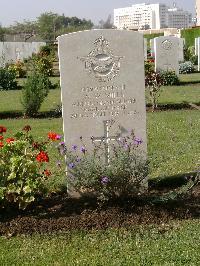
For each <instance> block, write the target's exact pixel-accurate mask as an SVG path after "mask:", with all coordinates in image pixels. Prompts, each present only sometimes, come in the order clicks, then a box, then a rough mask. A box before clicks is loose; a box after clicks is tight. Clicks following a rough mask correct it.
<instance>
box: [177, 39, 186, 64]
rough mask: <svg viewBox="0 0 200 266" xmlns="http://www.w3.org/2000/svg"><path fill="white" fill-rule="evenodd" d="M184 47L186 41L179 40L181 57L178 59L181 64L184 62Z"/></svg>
mask: <svg viewBox="0 0 200 266" xmlns="http://www.w3.org/2000/svg"><path fill="white" fill-rule="evenodd" d="M184 45H185V39H184V38H179V57H178V60H179V62H183V61H184Z"/></svg>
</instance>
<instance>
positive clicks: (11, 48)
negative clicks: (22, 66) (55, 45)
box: [0, 42, 46, 66]
mask: <svg viewBox="0 0 200 266" xmlns="http://www.w3.org/2000/svg"><path fill="white" fill-rule="evenodd" d="M44 45H46V43H45V42H33V43H31V42H0V66H3V65H5V64H6V63H15V62H16V61H17V60H20V61H22V60H23V59H25V58H28V57H30V56H32V54H33V53H37V52H39V49H40V47H41V46H44ZM2 58H3V59H2Z"/></svg>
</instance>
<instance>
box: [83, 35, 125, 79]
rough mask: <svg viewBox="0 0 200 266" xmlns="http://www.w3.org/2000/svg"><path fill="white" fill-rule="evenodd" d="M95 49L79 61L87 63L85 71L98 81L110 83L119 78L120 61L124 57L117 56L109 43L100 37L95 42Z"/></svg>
mask: <svg viewBox="0 0 200 266" xmlns="http://www.w3.org/2000/svg"><path fill="white" fill-rule="evenodd" d="M94 45H95V47H94V49H93V50H92V51H91V52H90V53H89V55H88V56H85V57H80V58H79V59H80V60H81V61H83V62H84V63H85V69H86V71H88V72H89V73H90V74H92V75H93V76H94V77H95V78H96V79H97V80H98V81H100V82H101V81H103V82H106V81H109V80H112V79H113V78H114V77H116V76H117V74H118V73H119V70H120V59H121V58H123V56H115V55H113V53H112V50H111V49H110V47H109V42H108V41H107V40H106V39H105V38H104V37H103V36H101V37H99V38H98V39H96V40H95V42H94Z"/></svg>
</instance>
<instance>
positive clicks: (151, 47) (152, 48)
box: [150, 39, 155, 56]
mask: <svg viewBox="0 0 200 266" xmlns="http://www.w3.org/2000/svg"><path fill="white" fill-rule="evenodd" d="M150 49H151V56H154V55H155V51H154V39H150Z"/></svg>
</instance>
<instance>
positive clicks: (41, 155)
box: [36, 151, 49, 163]
mask: <svg viewBox="0 0 200 266" xmlns="http://www.w3.org/2000/svg"><path fill="white" fill-rule="evenodd" d="M36 160H37V161H38V162H40V163H41V162H49V156H48V154H47V153H46V152H44V151H41V152H40V153H38V155H37V156H36Z"/></svg>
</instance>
